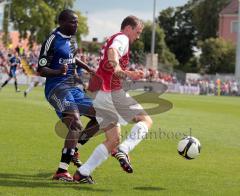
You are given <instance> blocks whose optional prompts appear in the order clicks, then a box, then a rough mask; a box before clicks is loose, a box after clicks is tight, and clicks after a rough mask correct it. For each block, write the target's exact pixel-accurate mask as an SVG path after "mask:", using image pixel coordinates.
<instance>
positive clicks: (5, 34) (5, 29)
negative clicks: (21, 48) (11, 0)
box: [2, 4, 10, 46]
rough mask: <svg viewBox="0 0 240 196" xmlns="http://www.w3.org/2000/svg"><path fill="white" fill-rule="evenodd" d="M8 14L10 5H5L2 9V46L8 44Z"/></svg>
mask: <svg viewBox="0 0 240 196" xmlns="http://www.w3.org/2000/svg"><path fill="white" fill-rule="evenodd" d="M9 13H10V5H9V4H6V5H5V7H4V13H3V37H2V40H3V44H4V45H5V46H7V45H8V44H9V43H10V38H9V34H8V31H9V29H8V24H9V17H10V16H9Z"/></svg>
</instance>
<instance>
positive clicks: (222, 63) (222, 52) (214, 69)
mask: <svg viewBox="0 0 240 196" xmlns="http://www.w3.org/2000/svg"><path fill="white" fill-rule="evenodd" d="M199 47H200V48H201V49H202V54H201V57H200V63H201V68H202V69H203V70H205V71H206V72H207V73H210V74H215V73H233V72H234V66H235V57H236V48H235V45H234V44H233V43H232V42H228V41H225V40H223V39H221V38H216V39H215V38H209V39H206V40H205V41H203V42H199Z"/></svg>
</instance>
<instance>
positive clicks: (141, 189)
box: [133, 186, 166, 191]
mask: <svg viewBox="0 0 240 196" xmlns="http://www.w3.org/2000/svg"><path fill="white" fill-rule="evenodd" d="M133 189H135V190H140V191H164V190H166V189H165V188H161V187H152V186H139V187H134V188H133Z"/></svg>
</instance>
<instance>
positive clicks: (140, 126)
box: [119, 121, 148, 154]
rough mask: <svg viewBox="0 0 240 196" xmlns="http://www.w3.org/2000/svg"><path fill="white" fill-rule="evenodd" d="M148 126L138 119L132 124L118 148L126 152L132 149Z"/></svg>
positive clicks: (144, 135)
mask: <svg viewBox="0 0 240 196" xmlns="http://www.w3.org/2000/svg"><path fill="white" fill-rule="evenodd" d="M147 133H148V126H147V125H146V124H145V123H144V122H142V121H140V122H138V123H137V124H135V125H134V126H133V128H132V129H131V132H130V133H129V135H128V137H127V138H126V139H125V140H124V141H123V142H122V143H121V144H120V145H119V149H120V150H121V151H122V152H124V153H126V154H128V153H129V152H130V151H132V150H133V149H134V148H135V147H136V146H137V145H138V144H139V143H140V142H141V141H142V140H143V139H144V138H145V137H146V135H147Z"/></svg>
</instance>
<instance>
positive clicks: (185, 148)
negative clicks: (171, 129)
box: [177, 136, 201, 159]
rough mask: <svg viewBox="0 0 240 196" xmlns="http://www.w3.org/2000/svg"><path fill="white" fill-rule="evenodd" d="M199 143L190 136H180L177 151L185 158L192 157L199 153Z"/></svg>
mask: <svg viewBox="0 0 240 196" xmlns="http://www.w3.org/2000/svg"><path fill="white" fill-rule="evenodd" d="M200 149H201V144H200V142H199V140H198V139H197V138H195V137H192V136H186V137H184V138H182V139H181V140H180V141H179V143H178V147H177V150H178V153H179V154H180V155H181V156H183V157H184V158H186V159H194V158H196V157H197V156H198V155H199V154H200Z"/></svg>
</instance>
